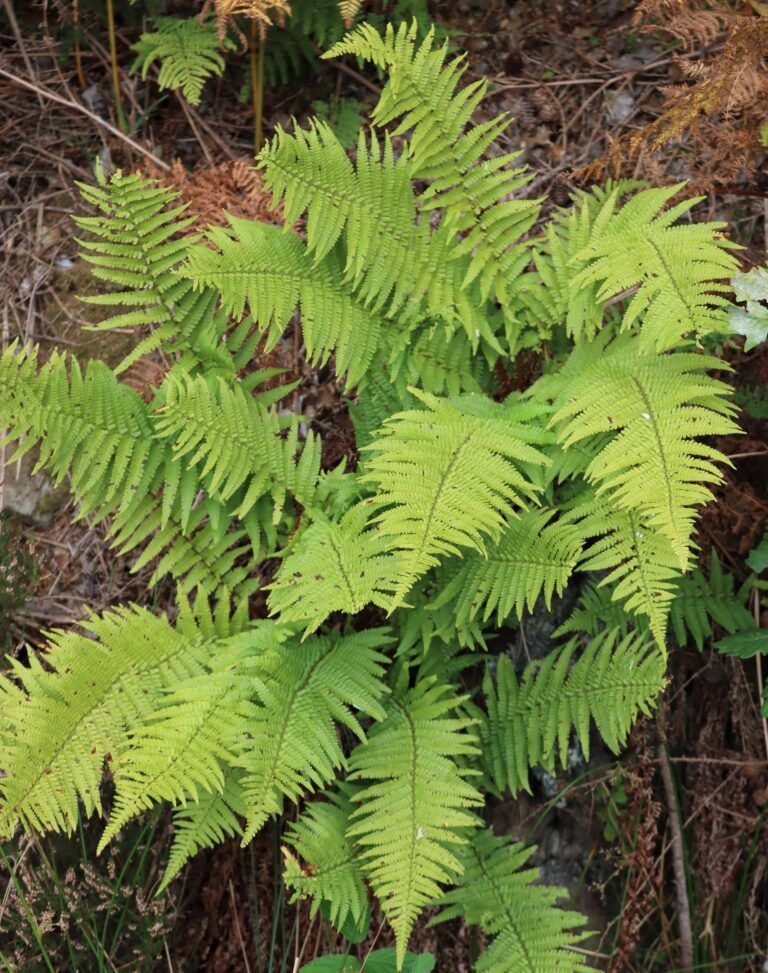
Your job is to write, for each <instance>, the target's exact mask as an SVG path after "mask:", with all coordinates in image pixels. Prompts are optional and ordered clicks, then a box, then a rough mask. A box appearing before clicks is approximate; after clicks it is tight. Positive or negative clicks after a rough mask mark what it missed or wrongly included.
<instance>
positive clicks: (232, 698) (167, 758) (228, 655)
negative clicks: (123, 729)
mask: <svg viewBox="0 0 768 973" xmlns="http://www.w3.org/2000/svg"><path fill="white" fill-rule="evenodd" d="M281 641H284V637H281V635H280V634H279V633H276V632H275V629H274V626H272V625H271V624H270V623H263V624H262V625H261V626H260V627H255V626H254V628H252V629H250V630H248V631H246V632H245V633H243V634H242V635H240V636H239V638H236V639H229V640H228V641H227V642H225V643H220V644H219V645H217V652H216V655H215V657H213V658H212V659H211V660H210V662H209V663H208V665H207V666H206V671H204V672H202V673H201V674H195V675H192V676H188V677H186V678H178V677H177V678H176V680H175V681H174V684H173V686H172V688H170V689H169V690H167V691H166V692H164V693H162V694H161V696H160V697H159V699H158V701H157V702H158V704H157V707H156V709H155V710H154V711H153V712H152V713H151V714H150V715H149V716H148V717H147V718H146V719H144V720H143V721H142V722H141V724H140V725H139V726H137V727H134V728H133V730H132V733H131V737H130V742H129V744H128V746H127V747H126V748H125V752H124V753H123V754H122V755H121V759H120V762H119V765H118V766H117V768H116V770H115V775H114V777H115V785H116V793H115V799H114V803H113V807H112V813H111V815H110V819H109V823H108V825H107V827H106V829H105V831H104V834H103V836H102V838H101V841H100V843H99V851H101V850H102V849H103V848H104V847H105V846H106V844H107V843H108V842H109V841H110V840H111V839H112V838H113V837H114V836H115V835H116V834H117V832H118V831H120V829H121V828H122V827H123V825H124V824H125V823H126V822H127V821H129V820H130V819H131V818H132V817H135V815H137V814H139V813H141V811H144V810H147V809H149V808H150V807H152V806H153V805H154V804H157V803H160V802H162V801H168V802H170V803H171V804H181V805H185V804H186V803H187V802H193V803H197V802H198V801H199V800H200V798H201V796H202V795H203V794H204V793H206V792H208V793H218V794H221V793H223V791H224V787H225V782H226V776H225V769H226V768H227V767H231V766H232V765H233V764H234V762H235V759H236V756H237V754H238V752H239V750H240V741H241V737H242V734H243V730H244V727H245V726H247V725H248V724H249V722H250V719H251V717H252V715H253V709H254V704H253V703H252V701H251V699H252V696H253V684H252V679H251V678H249V675H250V673H249V670H250V668H251V667H252V663H253V656H254V655H258V654H260V653H262V652H266V651H267V650H268V649H270V648H272V647H273V646H274V645H275V644H276V643H277V644H279V643H280V642H281Z"/></svg>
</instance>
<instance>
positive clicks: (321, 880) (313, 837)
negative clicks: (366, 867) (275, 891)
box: [283, 791, 368, 929]
mask: <svg viewBox="0 0 768 973" xmlns="http://www.w3.org/2000/svg"><path fill="white" fill-rule="evenodd" d="M353 797H354V792H352V793H351V794H346V793H339V792H335V791H331V792H330V794H329V798H330V800H328V801H313V802H312V803H311V804H309V805H308V806H307V809H306V810H305V811H304V813H303V814H302V815H301V817H300V818H299V820H298V821H297V822H296V823H295V824H293V825H292V826H291V828H290V830H289V832H288V834H287V835H286V841H287V842H288V843H289V844H290V845H291V846H292V847H293V848H294V849H295V851H296V853H297V854H298V855H300V856H301V858H303V859H304V861H306V862H307V863H308V865H307V866H302V865H301V863H300V861H299V859H298V858H297V857H296V855H294V854H293V853H292V852H291V851H290V850H289V849H288V848H285V847H284V848H283V858H284V860H285V882H286V885H288V886H289V887H290V888H291V889H292V890H293V898H292V901H296V899H299V898H306V897H310V898H311V900H312V904H311V907H310V917H311V918H314V916H315V915H316V914H317V911H318V909H319V908H320V905H321V904H322V903H323V902H327V903H328V904H329V906H330V910H329V918H330V920H331V922H332V923H333V925H334V926H336V928H337V929H341V928H342V927H343V926H344V924H345V922H346V921H347V918H348V917H349V918H351V919H352V921H353V922H354V923H355V925H358V926H359V925H360V923H361V921H362V919H363V917H364V915H365V912H366V909H367V907H368V892H367V890H366V887H365V882H364V881H363V875H362V872H361V871H360V866H359V864H358V861H357V857H356V849H355V846H354V843H353V842H352V841H351V840H350V838H349V836H348V834H347V831H348V828H349V821H350V817H351V815H352V813H353V812H354V804H353V803H352V798H353Z"/></svg>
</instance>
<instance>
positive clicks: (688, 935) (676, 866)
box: [659, 723, 693, 970]
mask: <svg viewBox="0 0 768 973" xmlns="http://www.w3.org/2000/svg"><path fill="white" fill-rule="evenodd" d="M659 732H660V736H661V740H660V741H659V766H660V769H661V779H662V781H663V783H664V794H665V795H666V798H667V811H668V814H669V828H670V831H671V832H672V866H673V870H674V873H675V893H676V896H677V914H678V920H679V923H680V960H681V963H682V967H683V969H684V970H692V969H693V932H692V931H691V906H690V903H689V902H688V888H687V885H686V882H685V856H684V855H683V830H682V828H681V827H680V808H679V806H678V803H677V794H675V785H674V782H673V780H672V771H671V770H670V764H669V753H668V752H667V745H666V742H665V739H664V738H665V735H666V734H665V732H664V729H663V727H662V725H661V723H659Z"/></svg>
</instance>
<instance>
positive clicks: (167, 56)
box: [132, 17, 236, 105]
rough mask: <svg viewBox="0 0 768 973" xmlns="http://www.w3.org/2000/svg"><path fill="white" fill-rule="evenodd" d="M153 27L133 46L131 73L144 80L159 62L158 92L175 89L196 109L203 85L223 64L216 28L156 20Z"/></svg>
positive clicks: (228, 45)
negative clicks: (134, 58) (134, 55)
mask: <svg viewBox="0 0 768 973" xmlns="http://www.w3.org/2000/svg"><path fill="white" fill-rule="evenodd" d="M155 27H156V28H157V30H155V31H153V32H151V33H146V34H142V35H141V38H140V39H139V41H138V42H137V43H136V44H134V45H133V49H134V51H136V60H135V61H134V62H133V68H132V70H133V71H139V70H140V71H141V76H142V78H146V77H147V74H148V73H149V69H150V68H151V67H152V66H153V65H154V64H155V62H159V63H160V71H159V73H158V76H157V83H158V85H159V87H160V89H161V90H163V89H165V88H173V89H174V90H176V89H178V90H180V91H181V93H182V94H183V95H184V97H185V98H186V99H187V101H188V102H189V103H190V104H191V105H199V104H200V95H201V94H202V91H203V87H204V85H205V82H206V81H207V80H208V78H218V77H220V76H221V74H222V73H223V71H224V66H225V64H226V62H225V60H224V55H223V54H222V53H221V51H220V49H219V48H220V43H219V38H218V36H217V33H216V24H215V23H214V22H213V21H208V22H207V23H205V24H201V23H200V21H199V18H197V17H190V18H189V19H188V20H181V19H179V18H178V17H158V18H157V19H156V20H155ZM235 46H236V45H235V44H234V43H233V42H232V41H230V40H229V39H226V40H225V48H229V50H234V48H235Z"/></svg>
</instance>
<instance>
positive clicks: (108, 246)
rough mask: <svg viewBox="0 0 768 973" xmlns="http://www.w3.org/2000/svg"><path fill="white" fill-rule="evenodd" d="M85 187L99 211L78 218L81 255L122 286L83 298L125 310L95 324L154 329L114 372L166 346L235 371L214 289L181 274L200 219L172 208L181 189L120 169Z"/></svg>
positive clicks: (102, 275)
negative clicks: (197, 284) (200, 286)
mask: <svg viewBox="0 0 768 973" xmlns="http://www.w3.org/2000/svg"><path fill="white" fill-rule="evenodd" d="M214 41H215V38H214ZM80 191H81V193H82V195H83V198H84V199H85V201H86V202H87V203H89V204H90V205H92V206H94V207H95V208H96V209H97V210H99V211H100V213H101V215H100V216H80V217H76V218H75V221H76V223H77V225H78V227H79V228H80V229H82V230H86V231H87V232H88V234H89V237H90V238H89V239H83V240H80V241H79V244H80V247H81V250H82V254H83V258H84V259H85V260H86V261H88V263H89V264H90V265H91V273H92V274H93V276H94V277H96V278H97V279H98V280H103V281H105V282H106V283H108V284H112V285H115V286H117V287H118V288H120V289H119V290H117V291H113V292H109V293H104V294H93V295H89V296H87V297H83V298H81V300H83V301H85V302H86V303H89V304H95V305H98V306H99V307H105V308H110V307H122V308H124V309H125V310H123V311H121V312H120V313H117V314H113V315H112V316H111V317H109V318H107V319H106V320H104V321H102V322H101V323H100V324H98V325H93V326H91V327H92V329H93V330H97V331H101V330H112V329H115V328H120V329H124V328H136V329H146V328H151V329H152V330H151V332H150V334H149V335H147V336H146V337H144V338H143V339H142V340H141V341H139V342H137V344H136V346H135V347H134V348H133V350H132V351H131V352H130V353H129V354H128V355H127V356H126V357H125V358H124V359H123V360H122V361H121V362H120V363H119V365H118V366H117V367H116V369H115V372H116V374H120V372H122V371H124V370H125V369H126V368H128V367H129V366H130V365H131V364H133V362H135V361H136V360H137V359H138V358H140V357H142V356H143V355H147V354H149V353H150V352H151V351H153V350H155V349H156V348H158V347H160V346H161V345H162V346H163V347H164V348H165V349H166V350H167V352H168V353H176V352H179V353H181V354H182V361H183V362H184V363H185V364H186V363H188V362H189V364H197V363H199V362H201V361H202V362H208V363H210V364H212V365H217V366H222V367H225V368H226V367H227V366H228V370H229V371H232V365H231V362H230V360H229V356H228V355H227V354H226V348H224V347H222V340H221V339H222V333H223V331H224V328H225V321H224V320H223V319H222V317H221V316H220V315H217V314H216V313H215V304H216V293H215V291H213V290H211V289H200V290H199V291H198V292H195V290H194V288H193V287H192V284H191V283H190V281H188V280H185V279H184V278H183V277H181V276H180V275H179V273H178V271H179V268H180V266H181V264H182V262H183V260H184V257H185V256H186V253H187V250H188V248H189V247H190V246H191V245H192V244H193V243H194V242H195V239H196V238H195V237H194V236H193V237H191V238H190V236H189V235H188V234H187V233H185V231H188V230H189V229H190V227H191V226H192V224H193V223H194V219H193V218H192V217H187V216H184V212H185V210H186V206H173V205H172V204H173V202H174V200H175V199H177V198H178V194H177V193H174V192H172V191H171V190H169V189H167V188H166V187H164V186H160V185H158V184H157V183H156V182H155V181H154V180H151V179H146V178H144V177H143V176H140V175H139V174H138V173H131V174H129V175H124V174H123V173H122V172H120V171H119V170H118V171H117V172H116V173H115V174H114V175H113V176H112V177H111V179H110V180H109V181H107V180H106V179H105V178H104V177H103V175H100V176H99V184H98V185H96V186H89V185H87V184H84V183H83V184H80Z"/></svg>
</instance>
